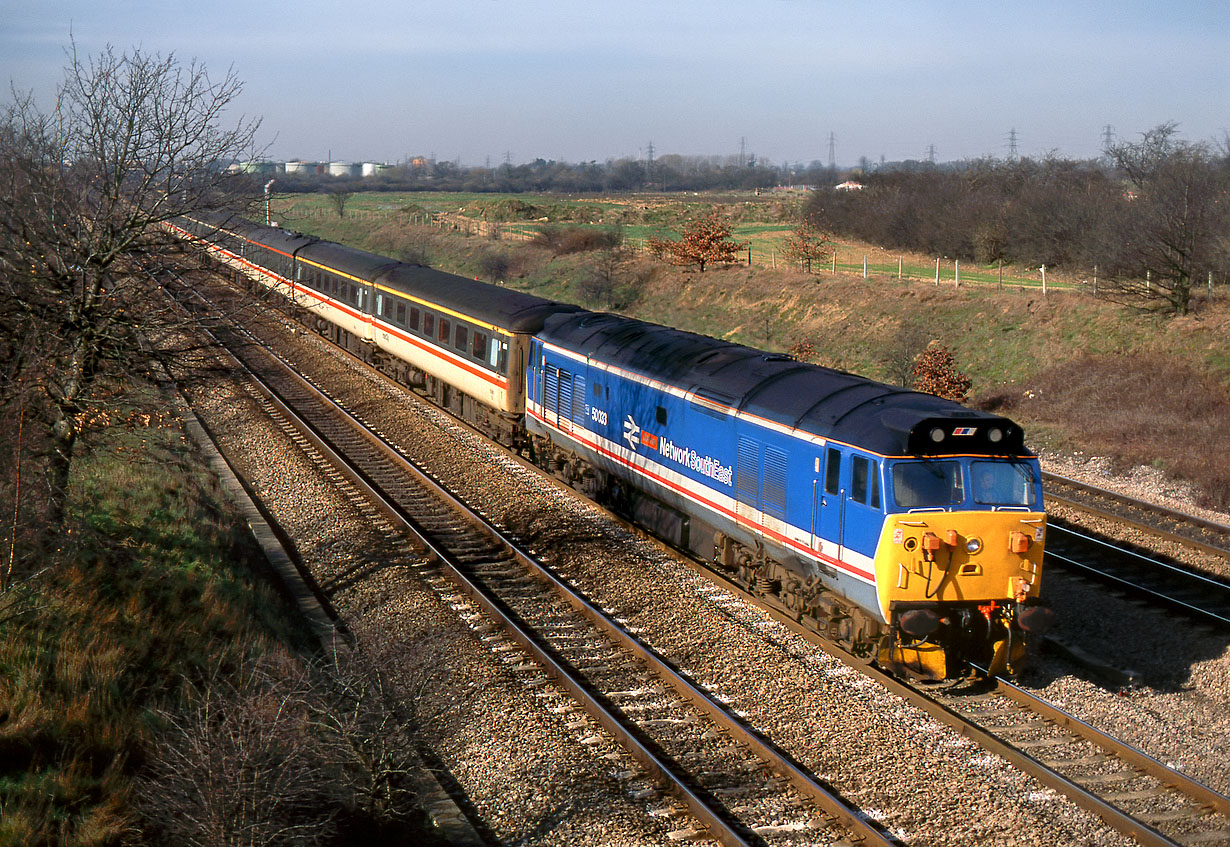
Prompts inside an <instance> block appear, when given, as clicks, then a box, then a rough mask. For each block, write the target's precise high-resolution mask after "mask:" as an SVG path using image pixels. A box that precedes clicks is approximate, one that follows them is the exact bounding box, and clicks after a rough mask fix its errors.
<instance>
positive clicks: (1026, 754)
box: [697, 565, 1230, 847]
mask: <svg viewBox="0 0 1230 847" xmlns="http://www.w3.org/2000/svg"><path fill="white" fill-rule="evenodd" d="M697 567H700V566H699V565H697ZM725 588H726V590H727V591H729V592H730V593H733V594H736V595H738V596H739V597H741V598H742V599H743V600H744V601H746V602H748V603H750V604H753V605H760V606H761V608H762V609H763V610H764V611H766V612H767V613H768V614H770V615H772V616H773V617H774V618H776V619H777V620H778V621H779V622H780V623H782V624H784V625H786V626H788V627H790V628H791V629H793V630H794V631H795V632H796V633H798V634H799V635H801V636H803V637H804V638H806V639H808V640H809V641H812V642H813V643H816V644H818V645H819V646H821V647H822V648H823V649H825V650H826V651H828V652H830V653H831V654H832V655H835V656H838V657H840V658H842V660H843V661H845V662H846V663H847V664H848V665H849V666H850V667H852V668H854V669H855V670H857V671H859V672H860V673H863V674H865V675H867V676H868V677H870V678H872V679H874V680H876V681H877V682H879V683H880V684H881V685H883V686H884V687H885V688H886V689H888V690H889V691H891V692H893V693H894V694H897V695H898V696H900V697H902V698H903V699H905V700H907V701H908V702H910V703H911V704H913V705H914V706H916V707H917V708H919V709H920V710H922V711H923V712H925V713H926V714H927V715H929V716H931V717H932V718H934V719H935V720H937V721H939V722H940V723H942V724H945V725H946V726H949V727H951V728H953V729H954V730H956V731H957V732H958V733H960V734H961V735H963V736H964V737H966V738H969V739H970V740H971V741H973V742H975V743H976V744H978V745H979V746H980V747H982V748H983V749H985V750H986V751H987V752H988V753H992V754H995V755H997V756H1000V757H1002V758H1004V759H1006V760H1008V761H1009V762H1011V763H1012V764H1013V765H1015V766H1016V767H1017V768H1019V769H1020V770H1022V771H1024V772H1025V773H1027V774H1029V775H1030V776H1032V777H1034V778H1035V779H1037V780H1038V781H1039V782H1041V783H1042V784H1043V785H1044V786H1046V787H1047V788H1049V789H1051V790H1053V791H1055V792H1057V793H1059V794H1062V795H1064V796H1066V797H1068V798H1069V799H1071V800H1072V801H1073V802H1074V803H1076V804H1077V805H1078V806H1080V807H1081V808H1083V809H1085V810H1086V811H1089V812H1091V813H1093V814H1095V815H1097V816H1098V817H1100V818H1101V819H1102V820H1103V822H1105V823H1106V824H1107V825H1108V826H1109V827H1111V828H1112V829H1114V830H1115V831H1117V832H1120V833H1122V834H1124V835H1126V836H1128V837H1130V838H1132V839H1134V840H1135V841H1137V842H1138V843H1140V844H1144V845H1148V847H1163V846H1164V845H1165V846H1168V847H1174V845H1197V844H1199V845H1204V844H1212V845H1218V844H1222V845H1230V797H1226V796H1224V795H1222V794H1220V793H1218V792H1217V791H1214V790H1213V789H1211V788H1209V787H1208V786H1206V785H1204V784H1202V783H1200V782H1199V781H1197V780H1194V779H1192V778H1190V777H1188V776H1187V775H1185V774H1183V773H1182V772H1180V771H1177V770H1175V769H1174V768H1171V767H1169V766H1167V765H1165V764H1164V763H1162V762H1160V761H1158V760H1157V759H1154V758H1152V757H1150V756H1148V755H1147V754H1145V753H1143V752H1141V751H1140V750H1138V749H1136V748H1135V747H1133V746H1132V745H1130V744H1127V743H1126V742H1123V741H1122V740H1119V739H1117V738H1114V737H1113V736H1111V735H1109V734H1107V733H1105V732H1102V731H1101V730H1099V729H1097V728H1096V727H1093V726H1091V725H1089V724H1087V723H1085V722H1084V721H1081V720H1080V719H1079V718H1077V717H1075V716H1074V715H1071V714H1069V713H1068V712H1066V711H1064V710H1063V709H1061V708H1060V707H1058V706H1056V705H1055V704H1053V703H1049V702H1047V701H1046V700H1043V699H1042V698H1040V697H1037V696H1036V695H1033V694H1031V693H1030V692H1027V691H1025V690H1024V689H1022V688H1019V687H1017V686H1015V685H1013V684H1012V683H1010V682H1008V681H1006V680H1002V679H991V680H981V681H978V682H974V683H970V684H966V685H963V686H958V687H955V688H950V689H943V688H939V689H927V688H922V687H918V686H915V685H912V684H910V683H909V682H906V681H903V680H900V679H898V678H896V677H894V676H892V675H891V674H888V673H885V672H884V671H882V670H880V669H879V668H877V667H875V666H874V665H868V664H866V663H865V662H863V661H860V660H858V659H856V658H854V657H851V656H849V655H848V654H845V653H844V652H843V651H842V650H841V648H840V647H839V646H837V645H835V644H832V643H830V642H829V641H828V640H827V639H825V638H823V637H822V636H820V635H818V634H816V633H815V632H812V631H811V630H808V629H806V628H804V627H803V626H802V625H801V624H798V623H797V622H795V621H794V620H793V619H792V618H790V617H789V616H787V615H785V614H783V613H782V612H781V611H779V610H777V609H774V608H772V607H767V606H764V605H762V604H759V603H758V601H757V598H756V597H754V596H752V595H750V594H747V593H745V592H743V591H742V590H741V589H739V588H738V586H736V585H734V584H733V583H727V584H726V585H725Z"/></svg>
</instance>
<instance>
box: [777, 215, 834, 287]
mask: <svg viewBox="0 0 1230 847" xmlns="http://www.w3.org/2000/svg"><path fill="white" fill-rule="evenodd" d="M832 241H833V235H832V233H829V232H825V231H824V230H822V229H820V228H819V227H818V226H816V224H815V222H814V221H813V220H812V219H811V218H808V217H804V218H803V220H801V221H800V222H799V225H798V226H797V227H795V228H794V231H793V232H791V233H790V234H789V235H787V236H786V238H785V240H784V241H783V242H782V253H783V254H784V255H785V257H786V258H787V259H789V260H790V261H792V262H798V263H799V264H800V265H801V266H802V267H804V268H805V269H806V270H807V273H811V263H812V262H813V261H814V262H823V261H825V260H826V259H828V258H829V257H830V256H832V255H833V249H832V248H831V247H829V246H828V245H829V243H830V242H832Z"/></svg>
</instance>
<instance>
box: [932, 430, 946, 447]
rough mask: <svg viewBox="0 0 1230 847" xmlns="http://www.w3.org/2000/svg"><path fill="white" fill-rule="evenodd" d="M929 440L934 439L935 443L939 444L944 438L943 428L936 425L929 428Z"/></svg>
mask: <svg viewBox="0 0 1230 847" xmlns="http://www.w3.org/2000/svg"><path fill="white" fill-rule="evenodd" d="M931 440H932V441H934V442H935V443H936V444H939V443H940V442H941V441H943V440H944V430H942V429H940V428H939V427H938V426H937V427H936V428H935V429H933V430H931Z"/></svg>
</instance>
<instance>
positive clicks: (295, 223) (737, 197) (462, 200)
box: [273, 191, 1080, 289]
mask: <svg viewBox="0 0 1230 847" xmlns="http://www.w3.org/2000/svg"><path fill="white" fill-rule="evenodd" d="M806 200H807V195H806V193H804V192H790V193H788V194H783V195H780V196H779V195H776V194H774V193H771V192H769V193H762V194H759V195H758V194H756V193H755V192H750V191H749V192H743V193H727V194H721V195H692V196H684V197H679V196H675V195H661V194H644V195H642V194H635V195H613V196H606V195H603V196H593V197H588V196H587V197H579V196H565V195H521V194H477V193H433V192H412V193H358V194H355V195H353V196H352V197H351V198H350V199H349V201H348V202H347V204H346V214H345V217H344V218H341V219H338V217H337V212H336V209H335V207H334V205H333V201H332V199H331V198H330V196H329V195H325V194H296V195H285V196H281V197H278V198H276V200H275V203H274V208H273V217H274V218H275V219H276V220H278V221H279V222H281V223H282V224H283V225H284V226H287V227H290V228H295V229H303V230H305V231H312V232H315V231H317V230H318V229H319V228H320V227H322V226H325V224H324V221H323V220H322V219H330V218H332V219H333V220H331V221H330V222H329V224H328V225H327V227H326V228H327V229H328V230H329V231H330V232H334V233H338V234H341V235H344V236H345V237H339V238H338V240H343V241H346V240H352V239H356V238H361V235H362V231H363V230H364V229H366V228H370V227H371V225H372V223H373V222H375V221H378V220H384V219H406V220H410V221H416V222H422V221H426V220H428V218H429V217H431V218H434V219H437V220H439V219H440V218H442V217H445V218H452V219H457V218H463V219H465V220H467V221H471V222H474V223H475V225H478V223H479V222H486V223H488V224H498V225H499V228H500V231H501V233H502V234H503V235H504V236H505V237H514V238H515V237H520V238H532V237H533V235H534V234H535V233H536V232H537V231H538V230H539V229H540V228H541V227H542V226H543V225H544V224H555V225H565V226H579V227H607V228H609V227H619V228H621V229H622V231H623V234H624V238H625V240H626V241H627V243H629V244H630V245H632V246H633V247H636V248H641V249H643V246H644V244H645V243H646V242H647V241H648V240H649V239H650V238H677V237H678V235H679V232H680V231H681V230H682V228H683V226H684V225H685V224H686V223H687V222H688V221H690V220H692V219H694V218H696V217H698V216H700V215H702V214H704V213H706V212H708V211H709V210H711V209H713V208H715V207H717V208H719V209H721V211H722V212H723V214H724V215H725V216H726V217H727V219H728V220H729V221H730V222H731V237H732V239H733V240H734V241H737V242H740V243H746V244H748V245H749V248H750V252H751V264H752V265H754V266H757V267H768V268H782V267H784V266H785V265H786V261H785V259H784V258H783V256H782V242H783V240H784V239H785V237H786V236H787V235H788V234H789V233H790V232H791V231H792V230H793V229H794V227H795V226H796V225H797V223H798V220H799V218H800V216H801V215H802V212H803V208H804V205H805V203H806ZM330 237H335V236H330ZM832 246H833V248H834V250H835V252H836V260H837V261H836V266H835V268H834V265H833V264H832V263H831V262H825V263H823V267H821V266H820V265H819V264H816V265H813V267H812V270H813V271H814V272H817V273H833V272H834V270H835V271H836V272H838V273H844V274H857V275H862V274H863V273H864V270H865V271H866V274H867V276H893V277H896V276H897V275H898V274H900V275H901V277H902V278H904V279H916V280H928V281H932V282H934V281H935V280H936V263H935V258H936V257H924V256H919V255H917V254H908V253H900V254H898V253H890V252H888V251H885V250H881V249H879V248H877V247H873V246H870V245H867V244H861V243H858V242H853V241H845V240H837V241H835V242H833V244H832ZM744 255H745V261H746V254H744ZM958 274H959V282H960V283H961V284H962V285H965V284H969V285H995V286H998V285H1001V284H1002V285H1005V286H1014V287H1017V288H1039V289H1040V288H1041V287H1042V277H1041V274H1040V273H1039V272H1038V269H1036V268H1031V269H1027V270H1026V269H1020V268H1012V267H1005V268H1002V269H1001V268H997V267H995V266H982V267H979V266H975V265H966V266H961V267H960V268H958V267H957V266H956V265H955V264H954V262H953V261H952V260H950V259H944V258H941V260H940V266H939V283H940V284H941V285H954V284H956V282H957V281H958ZM1079 284H1080V281H1079V280H1075V279H1068V278H1064V277H1061V276H1060V277H1057V276H1056V275H1054V274H1049V275H1048V279H1047V286H1048V288H1049V287H1051V286H1054V287H1056V288H1072V287H1079Z"/></svg>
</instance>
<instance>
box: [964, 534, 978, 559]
mask: <svg viewBox="0 0 1230 847" xmlns="http://www.w3.org/2000/svg"><path fill="white" fill-rule="evenodd" d="M981 549H982V540H981V539H978V538H967V539H965V552H966V553H969V554H970V555H971V556H973V555H974V554H975V553H977V552H978V551H979V550H981Z"/></svg>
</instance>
